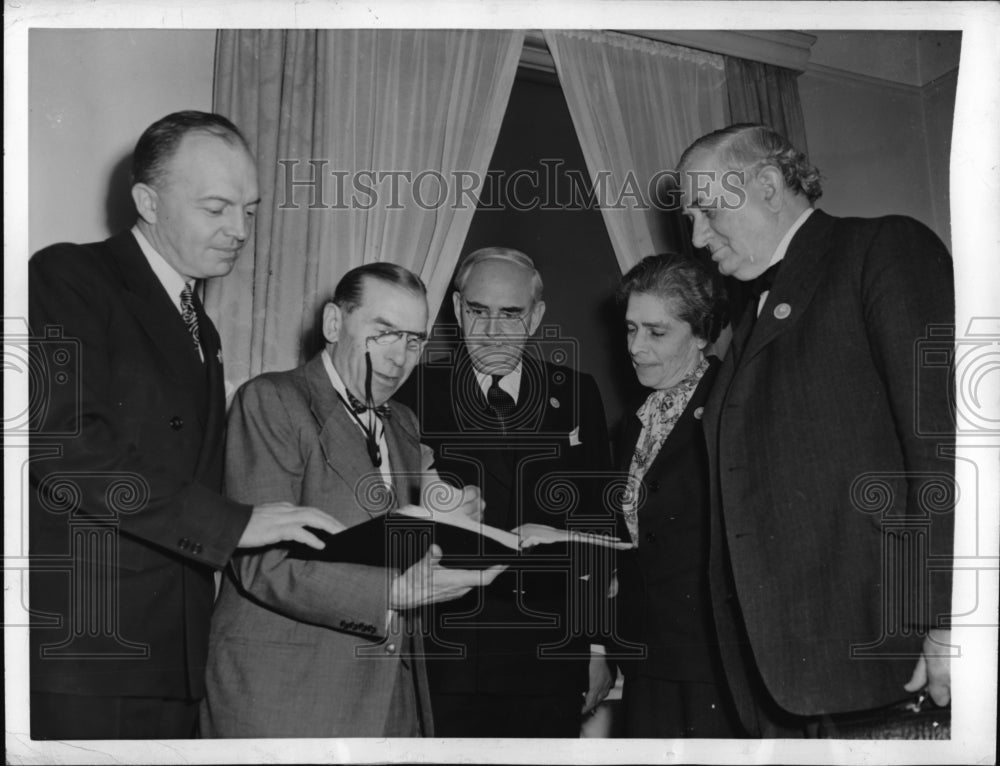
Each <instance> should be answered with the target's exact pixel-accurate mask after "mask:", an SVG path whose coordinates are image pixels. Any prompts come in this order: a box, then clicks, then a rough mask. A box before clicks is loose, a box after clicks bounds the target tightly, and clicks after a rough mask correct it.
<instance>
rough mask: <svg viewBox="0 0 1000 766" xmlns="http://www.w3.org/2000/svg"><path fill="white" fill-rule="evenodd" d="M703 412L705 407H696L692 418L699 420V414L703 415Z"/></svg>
mask: <svg viewBox="0 0 1000 766" xmlns="http://www.w3.org/2000/svg"><path fill="white" fill-rule="evenodd" d="M704 414H705V408H704V407H699V408H698V409H696V410H695V411H694V419H695V420H701V416H702V415H704Z"/></svg>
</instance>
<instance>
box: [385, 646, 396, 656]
mask: <svg viewBox="0 0 1000 766" xmlns="http://www.w3.org/2000/svg"><path fill="white" fill-rule="evenodd" d="M395 651H396V645H395V644H388V645H387V646H386V647H385V653H386V654H393V653H395Z"/></svg>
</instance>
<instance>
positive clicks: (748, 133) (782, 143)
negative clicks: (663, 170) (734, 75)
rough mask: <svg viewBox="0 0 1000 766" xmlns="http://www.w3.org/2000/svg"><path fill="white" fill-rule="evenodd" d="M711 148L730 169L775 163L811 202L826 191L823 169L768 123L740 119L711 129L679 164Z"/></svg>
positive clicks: (682, 167) (788, 182) (682, 165)
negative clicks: (714, 129)
mask: <svg viewBox="0 0 1000 766" xmlns="http://www.w3.org/2000/svg"><path fill="white" fill-rule="evenodd" d="M697 151H708V152H711V153H712V154H714V155H715V157H716V158H717V159H718V161H719V162H720V163H721V164H722V165H724V166H725V167H726V168H727V169H729V170H743V169H744V168H746V167H748V166H751V165H760V164H771V165H774V166H775V167H776V168H778V170H780V171H781V175H782V177H783V178H784V179H785V185H786V186H787V187H788V188H789V189H792V190H793V191H795V192H798V193H799V194H804V195H805V197H806V199H808V200H809V201H810V202H815V201H816V200H818V199H819V198H820V197H821V196H822V195H823V186H822V184H821V183H820V173H819V170H818V169H817V168H816V167H815V166H813V165H811V164H810V163H809V158H808V157H806V155H805V154H803V153H802V152H800V151H799V150H798V149H796V148H795V147H794V146H792V144H791V143H790V142H789V140H788V139H787V138H785V137H784V136H783V135H781V134H780V133H778V132H777V131H775V130H772V129H771V128H769V127H767V126H766V125H759V124H756V123H738V124H736V125H730V126H729V127H728V128H722V129H721V130H716V131H713V132H712V133H708V134H706V135H704V136H702V137H701V138H699V139H698V140H697V141H695V142H694V143H693V144H691V146H689V147H688V148H687V149H685V150H684V154H682V155H681V159H680V162H678V163H677V167H678V168H679V169H680V170H681V171H682V172H683V171H685V170H687V169H688V165H689V163H690V159H691V155H692V154H694V153H695V152H697Z"/></svg>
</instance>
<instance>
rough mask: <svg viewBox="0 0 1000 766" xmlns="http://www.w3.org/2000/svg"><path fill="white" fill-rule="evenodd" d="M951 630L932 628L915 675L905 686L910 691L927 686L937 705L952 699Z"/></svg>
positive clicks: (925, 639) (918, 661)
mask: <svg viewBox="0 0 1000 766" xmlns="http://www.w3.org/2000/svg"><path fill="white" fill-rule="evenodd" d="M950 644H951V631H950V630H942V629H940V628H932V629H931V630H930V631H929V632H928V633H927V637H926V638H924V649H923V652H922V653H921V655H920V659H919V660H917V667H916V668H914V669H913V675H912V676H911V677H910V680H909V681H908V682H907V683H906V685H905V686H903V688H904V689H906V691H908V692H917V691H920V690H921V689H923V688H925V687H926V688H927V693H928V694H930V695H931V699H932V700H934V704H935V705H940V706H944V705H947V704H948V703H949V702H950V701H951V646H950Z"/></svg>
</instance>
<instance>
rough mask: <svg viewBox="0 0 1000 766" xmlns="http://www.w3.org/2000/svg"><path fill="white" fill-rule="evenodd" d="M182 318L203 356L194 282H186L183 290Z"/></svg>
mask: <svg viewBox="0 0 1000 766" xmlns="http://www.w3.org/2000/svg"><path fill="white" fill-rule="evenodd" d="M181 318H182V319H183V320H184V324H186V325H187V328H188V332H189V333H191V339H192V340H193V341H194V348H195V351H197V352H198V355H199V356H201V339H200V338H199V337H198V313H197V312H196V311H195V309H194V282H185V283H184V289H183V290H181Z"/></svg>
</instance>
